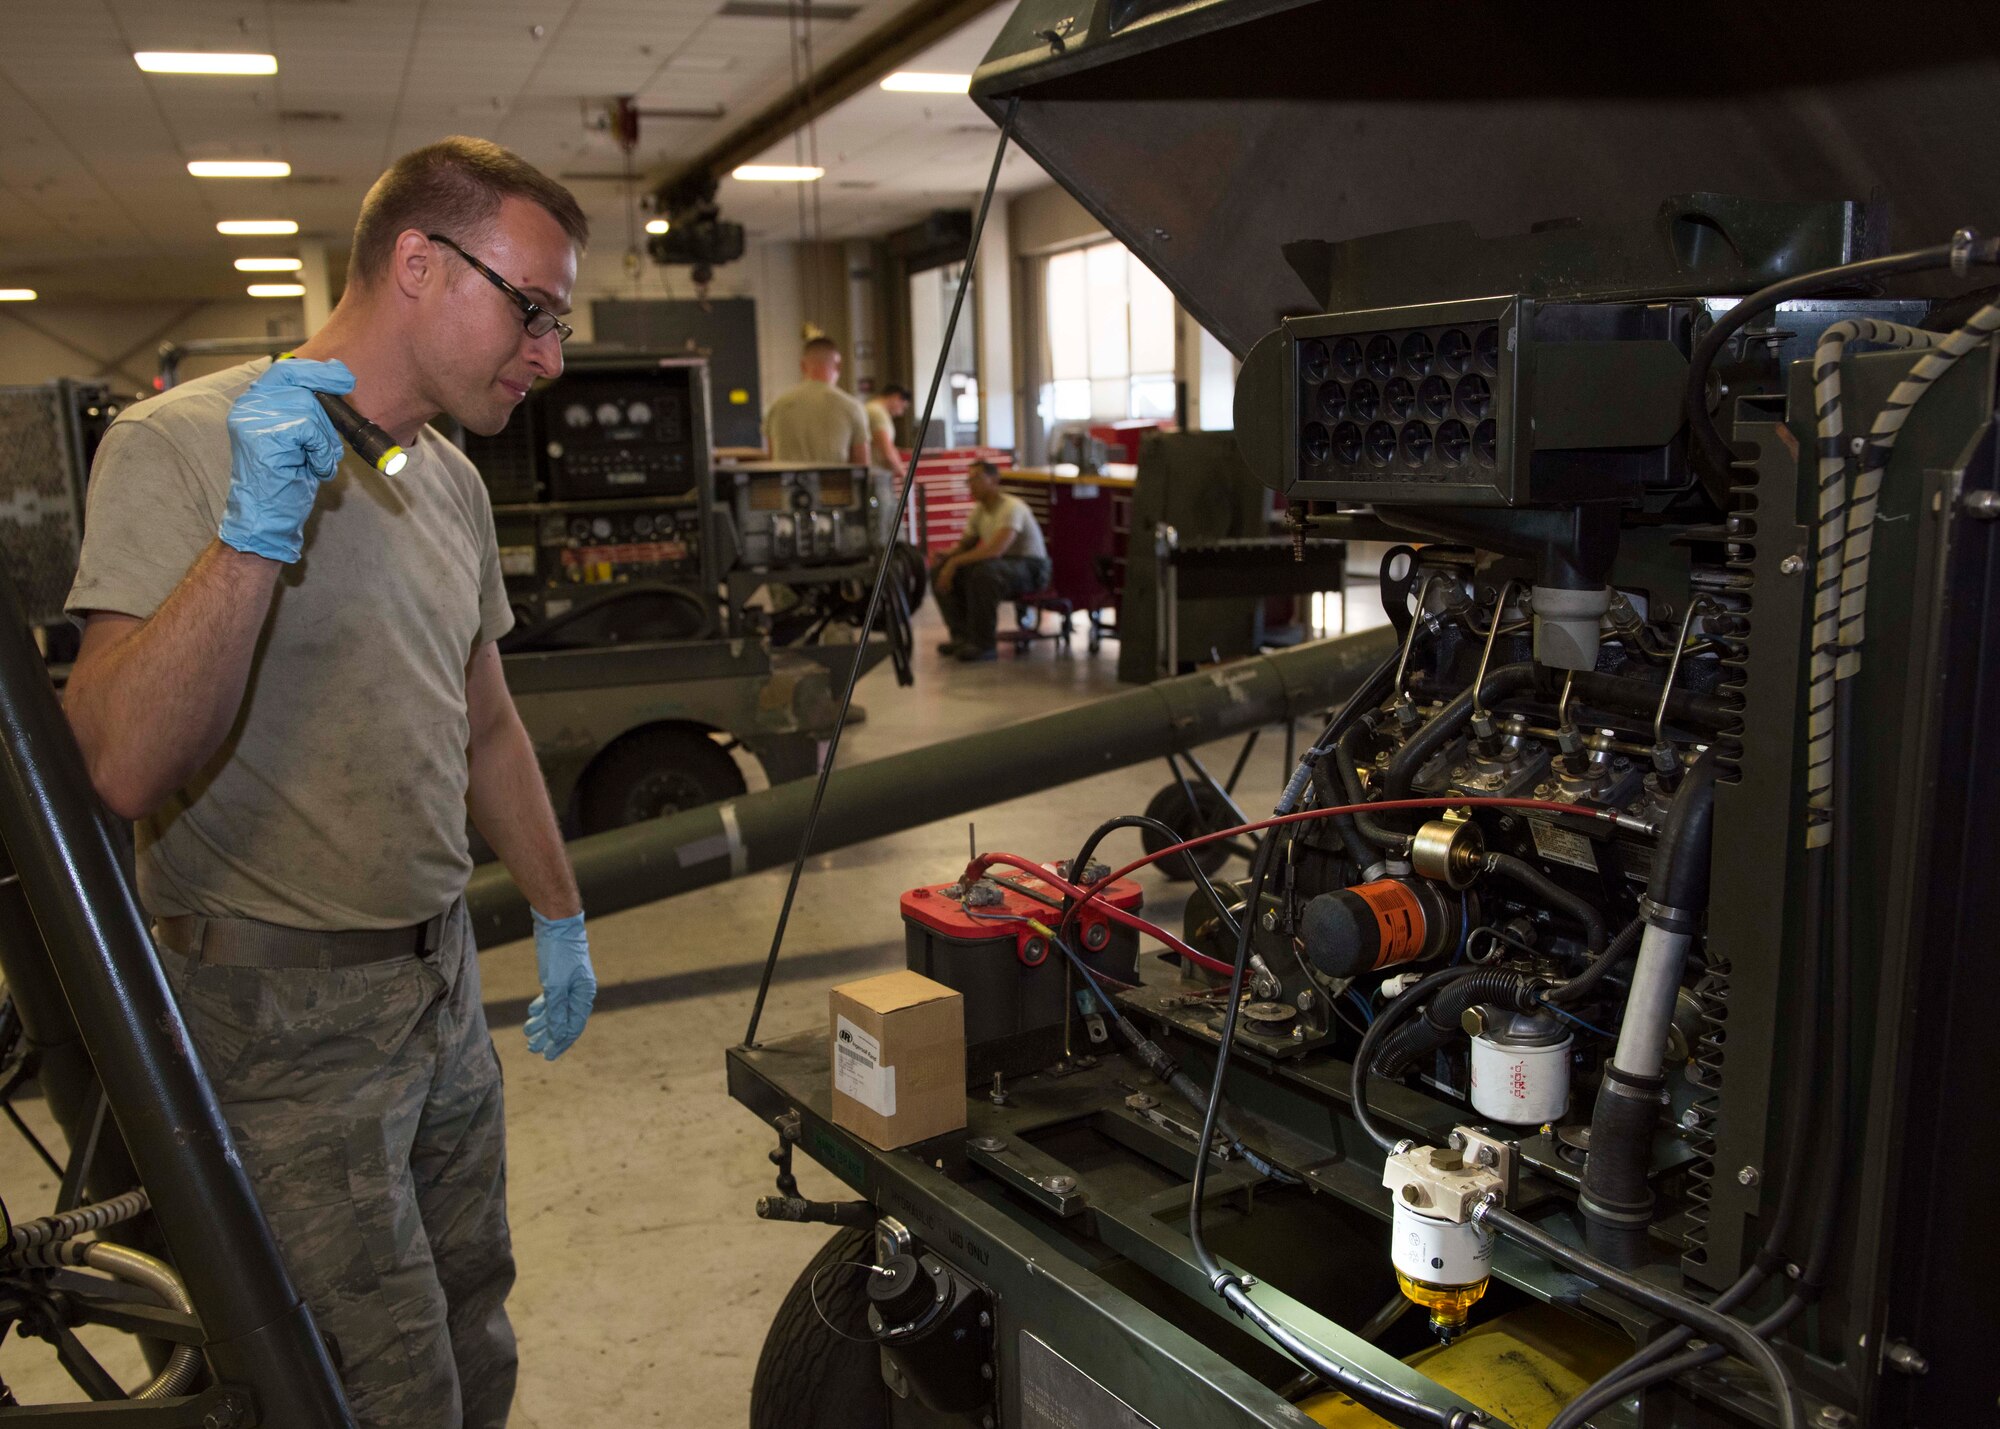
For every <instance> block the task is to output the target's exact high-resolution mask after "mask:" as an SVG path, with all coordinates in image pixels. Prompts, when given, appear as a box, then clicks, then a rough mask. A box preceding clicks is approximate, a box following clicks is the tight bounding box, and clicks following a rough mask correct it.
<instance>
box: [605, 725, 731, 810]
mask: <svg viewBox="0 0 2000 1429" xmlns="http://www.w3.org/2000/svg"><path fill="white" fill-rule="evenodd" d="M748 788H749V786H748V785H746V784H745V783H744V782H743V771H742V770H740V769H738V768H737V767H736V761H735V760H734V759H731V758H730V757H729V751H727V750H726V749H724V748H723V747H722V746H721V745H719V744H717V743H716V742H715V741H714V740H712V739H710V738H709V737H708V736H707V735H705V734H702V733H701V732H700V731H698V730H692V729H649V730H642V731H640V732H639V733H637V734H628V735H625V736H624V737H622V738H621V739H619V740H618V741H617V742H616V743H614V744H613V745H612V746H611V747H610V748H609V749H607V750H605V751H604V753H602V754H600V755H599V756H598V757H597V762H596V763H594V764H593V765H591V767H590V772H589V773H588V774H586V775H585V776H584V780H583V793H582V796H581V797H580V798H579V800H578V802H577V824H578V826H579V827H580V829H581V830H582V832H584V833H586V834H601V833H603V832H604V831H605V830H607V829H617V828H623V827H624V826H625V825H627V824H636V823H642V822H644V821H645V820H647V819H657V818H660V817H662V816H664V815H666V814H675V813H679V812H681V811H682V810H685V809H698V808H700V807H701V806H702V805H703V804H714V803H719V802H721V801H722V800H724V799H735V798H740V797H741V796H742V795H743V794H744V793H745V792H746V790H747V789H748Z"/></svg>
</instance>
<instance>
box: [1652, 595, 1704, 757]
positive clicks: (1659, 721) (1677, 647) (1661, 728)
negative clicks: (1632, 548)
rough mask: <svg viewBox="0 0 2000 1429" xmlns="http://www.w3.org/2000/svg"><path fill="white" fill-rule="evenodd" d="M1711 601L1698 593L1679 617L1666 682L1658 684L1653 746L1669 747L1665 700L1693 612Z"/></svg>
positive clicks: (1676, 673)
mask: <svg viewBox="0 0 2000 1429" xmlns="http://www.w3.org/2000/svg"><path fill="white" fill-rule="evenodd" d="M1711 604H1713V602H1712V601H1710V600H1709V598H1708V597H1707V596H1705V595H1698V596H1696V597H1694V598H1693V599H1692V600H1690V601H1689V602H1688V608H1687V614H1685V615H1683V616H1682V617H1681V629H1680V634H1679V635H1678V636H1676V637H1675V638H1674V658H1673V662H1672V663H1671V664H1669V665H1668V666H1667V682H1666V683H1665V684H1664V685H1662V686H1660V703H1659V707H1658V708H1657V709H1655V710H1654V711H1653V745H1654V747H1655V748H1670V747H1671V746H1669V745H1668V744H1667V736H1666V726H1667V701H1668V700H1670V699H1672V698H1673V693H1674V681H1675V680H1676V679H1678V678H1679V677H1680V673H1681V655H1682V653H1683V652H1684V651H1685V650H1686V649H1687V643H1688V630H1689V628H1690V627H1692V626H1693V624H1694V618H1695V614H1696V612H1698V611H1702V610H1705V609H1707V608H1708V607H1709V606H1710V605H1711Z"/></svg>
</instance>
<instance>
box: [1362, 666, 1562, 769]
mask: <svg viewBox="0 0 2000 1429" xmlns="http://www.w3.org/2000/svg"><path fill="white" fill-rule="evenodd" d="M1534 687H1535V666H1534V665H1533V664H1532V663H1523V664H1519V665H1502V666H1501V667H1500V668H1499V669H1497V670H1491V671H1489V672H1487V676H1486V679H1485V680H1484V681H1483V682H1482V684H1481V685H1480V688H1479V689H1477V690H1474V689H1473V688H1472V687H1471V686H1469V685H1468V686H1467V687H1466V688H1465V689H1463V690H1461V691H1460V692H1459V693H1458V696H1457V697H1456V698H1455V699H1453V700H1452V701H1451V702H1450V703H1449V704H1447V705H1446V706H1445V707H1444V708H1443V709H1441V710H1439V711H1438V712H1437V713H1436V714H1435V715H1432V716H1431V718H1430V719H1429V720H1427V721H1426V722H1425V723H1424V725H1423V726H1422V727H1421V728H1420V729H1418V730H1417V732H1416V733H1415V734H1413V735H1411V736H1410V737H1409V738H1408V739H1407V740H1405V741H1404V742H1403V747H1402V748H1401V749H1399V750H1397V751H1396V754H1395V757H1394V758H1392V759H1390V761H1389V767H1388V769H1387V770H1385V771H1384V772H1383V775H1382V793H1383V797H1384V798H1388V799H1400V798H1402V797H1403V796H1404V795H1406V794H1408V793H1409V792H1410V785H1411V784H1412V783H1413V782H1414V781H1415V779H1416V777H1417V771H1418V770H1420V769H1422V768H1423V767H1424V766H1425V765H1426V764H1428V763H1430V761H1431V758H1432V756H1433V755H1435V754H1436V753H1437V752H1438V751H1439V750H1441V749H1443V748H1444V747H1445V746H1446V745H1447V744H1450V743H1451V741H1452V740H1453V739H1454V738H1455V737H1456V736H1457V734H1458V732H1459V730H1461V729H1463V728H1464V727H1465V724H1466V721H1468V720H1470V719H1471V718H1472V711H1473V709H1474V707H1475V706H1477V707H1479V708H1482V709H1483V708H1486V707H1488V706H1491V705H1493V704H1497V703H1498V702H1499V701H1501V700H1504V699H1506V698H1507V697H1508V696H1509V695H1518V694H1522V693H1525V692H1526V691H1528V690H1532V689H1533V688H1534Z"/></svg>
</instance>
